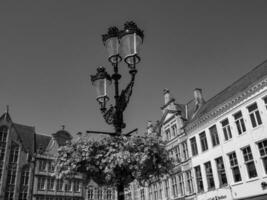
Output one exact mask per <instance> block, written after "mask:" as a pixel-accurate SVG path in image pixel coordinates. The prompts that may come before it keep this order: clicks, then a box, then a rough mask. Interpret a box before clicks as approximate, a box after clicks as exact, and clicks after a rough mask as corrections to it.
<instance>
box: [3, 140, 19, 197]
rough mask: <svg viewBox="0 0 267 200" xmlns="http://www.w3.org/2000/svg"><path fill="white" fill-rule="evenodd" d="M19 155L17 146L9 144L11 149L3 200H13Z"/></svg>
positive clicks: (12, 143)
mask: <svg viewBox="0 0 267 200" xmlns="http://www.w3.org/2000/svg"><path fill="white" fill-rule="evenodd" d="M18 154H19V145H18V144H16V143H15V142H11V149H10V154H9V160H8V170H7V180H6V189H5V197H4V199H7V200H13V198H14V194H15V181H16V174H17V161H18Z"/></svg>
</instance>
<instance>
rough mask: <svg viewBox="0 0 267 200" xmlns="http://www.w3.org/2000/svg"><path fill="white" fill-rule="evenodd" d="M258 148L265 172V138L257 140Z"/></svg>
mask: <svg viewBox="0 0 267 200" xmlns="http://www.w3.org/2000/svg"><path fill="white" fill-rule="evenodd" d="M258 148H259V152H260V156H261V160H262V164H263V167H264V170H265V174H267V140H264V141H262V142H259V143H258Z"/></svg>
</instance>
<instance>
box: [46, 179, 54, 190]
mask: <svg viewBox="0 0 267 200" xmlns="http://www.w3.org/2000/svg"><path fill="white" fill-rule="evenodd" d="M54 181H55V180H54V179H53V178H51V177H48V178H47V190H48V191H53V190H54Z"/></svg>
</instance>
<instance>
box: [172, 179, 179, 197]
mask: <svg viewBox="0 0 267 200" xmlns="http://www.w3.org/2000/svg"><path fill="white" fill-rule="evenodd" d="M171 180H172V195H173V196H174V197H177V195H178V188H177V181H176V177H175V175H173V176H172V177H171Z"/></svg>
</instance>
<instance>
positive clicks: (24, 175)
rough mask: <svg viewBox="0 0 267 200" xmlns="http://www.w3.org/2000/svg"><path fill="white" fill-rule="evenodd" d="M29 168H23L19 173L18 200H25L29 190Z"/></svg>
mask: <svg viewBox="0 0 267 200" xmlns="http://www.w3.org/2000/svg"><path fill="white" fill-rule="evenodd" d="M29 177H30V167H29V166H28V165H26V166H24V167H23V169H22V172H21V181H20V192H19V200H27V196H28V188H29Z"/></svg>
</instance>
